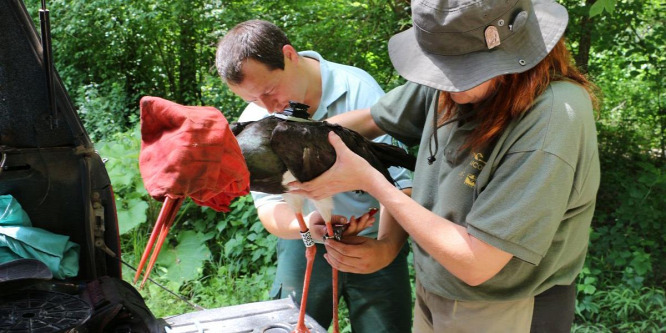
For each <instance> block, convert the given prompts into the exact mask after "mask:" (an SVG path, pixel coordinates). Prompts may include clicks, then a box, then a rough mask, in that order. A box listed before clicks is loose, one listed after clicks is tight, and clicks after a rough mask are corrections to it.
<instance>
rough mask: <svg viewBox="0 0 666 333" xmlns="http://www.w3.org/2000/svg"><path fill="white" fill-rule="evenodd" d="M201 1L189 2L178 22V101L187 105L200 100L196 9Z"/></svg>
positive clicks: (181, 10) (197, 11)
mask: <svg viewBox="0 0 666 333" xmlns="http://www.w3.org/2000/svg"><path fill="white" fill-rule="evenodd" d="M198 4H200V2H199V1H192V2H188V3H187V5H186V6H184V8H180V13H179V15H178V20H179V22H181V29H180V36H179V39H178V44H179V45H178V53H179V55H178V59H179V65H178V72H179V73H178V74H179V75H178V89H177V90H176V100H177V102H178V103H181V104H185V105H196V104H198V103H197V102H198V101H199V100H200V98H199V97H200V94H201V92H200V91H199V85H198V82H197V68H198V63H199V62H198V60H199V59H197V36H196V35H197V31H196V15H197V14H198V13H199V10H198V8H193V7H196V6H197V5H198Z"/></svg>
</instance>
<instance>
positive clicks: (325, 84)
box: [298, 51, 346, 120]
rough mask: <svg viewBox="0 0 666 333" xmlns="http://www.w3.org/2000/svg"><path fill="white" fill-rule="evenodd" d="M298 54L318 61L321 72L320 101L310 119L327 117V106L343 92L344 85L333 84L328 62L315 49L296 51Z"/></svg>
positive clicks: (333, 78)
mask: <svg viewBox="0 0 666 333" xmlns="http://www.w3.org/2000/svg"><path fill="white" fill-rule="evenodd" d="M298 54H299V55H301V56H303V57H308V58H312V59H315V60H317V61H319V71H320V72H321V101H320V102H319V108H318V109H317V111H315V113H314V114H313V115H312V119H314V120H322V119H325V118H328V106H329V105H331V104H333V103H334V102H335V101H336V100H337V99H338V98H340V96H342V95H344V94H345V92H346V86H345V85H338V84H335V77H334V75H333V71H332V69H331V67H330V66H329V62H328V61H326V60H325V59H324V58H323V57H322V56H321V55H320V54H319V53H317V52H315V51H301V52H298Z"/></svg>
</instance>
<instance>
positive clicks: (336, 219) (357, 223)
mask: <svg viewBox="0 0 666 333" xmlns="http://www.w3.org/2000/svg"><path fill="white" fill-rule="evenodd" d="M376 212H377V209H375V208H373V209H370V211H368V212H367V213H365V214H363V215H361V217H359V218H356V217H354V216H352V217H351V218H350V219H349V221H348V220H347V218H346V217H344V216H341V215H333V216H331V223H333V225H342V226H343V228H344V232H343V233H342V237H343V239H344V238H345V237H351V236H356V235H358V233H359V232H361V231H362V230H365V229H366V228H369V227H372V225H373V224H374V223H375V218H374V215H375V213H376ZM308 227H309V228H310V233H311V234H312V238H314V239H315V240H316V241H318V242H323V240H324V235H326V234H327V229H326V222H325V221H324V219H323V218H322V217H321V215H320V214H319V212H317V211H314V212H312V213H310V214H309V215H308Z"/></svg>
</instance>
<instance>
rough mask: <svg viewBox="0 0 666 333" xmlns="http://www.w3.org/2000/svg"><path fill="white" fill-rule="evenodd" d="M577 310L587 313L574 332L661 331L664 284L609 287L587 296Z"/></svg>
mask: <svg viewBox="0 0 666 333" xmlns="http://www.w3.org/2000/svg"><path fill="white" fill-rule="evenodd" d="M576 312H577V313H578V315H581V314H582V312H587V314H586V315H585V316H584V317H583V318H585V319H584V321H583V322H582V323H577V324H576V325H574V327H573V329H572V331H573V332H637V333H638V332H663V329H664V327H666V296H665V293H664V289H663V288H655V287H651V288H641V289H632V288H623V287H611V288H610V289H608V290H598V291H596V292H595V293H593V294H592V295H590V296H586V297H585V298H584V300H583V301H581V302H579V303H578V305H577V308H576Z"/></svg>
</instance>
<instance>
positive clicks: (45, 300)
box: [0, 0, 326, 333]
mask: <svg viewBox="0 0 666 333" xmlns="http://www.w3.org/2000/svg"><path fill="white" fill-rule="evenodd" d="M35 4H36V2H35ZM40 17H42V18H43V19H44V22H48V11H46V10H42V11H41V12H40ZM42 26H43V25H42ZM46 31H48V29H44V28H42V29H39V30H38V29H37V28H36V27H35V25H34V24H33V20H32V18H31V17H30V15H29V14H28V11H27V10H26V8H25V5H24V3H23V1H21V0H0V45H1V46H0V198H2V199H3V200H5V199H7V200H5V201H0V202H9V201H11V202H12V203H13V204H15V205H14V206H4V207H0V333H1V332H75V331H76V332H117V331H118V332H120V331H122V332H164V331H165V330H167V331H171V332H203V331H206V332H289V331H290V330H291V328H290V325H293V324H294V323H295V322H296V319H297V316H298V307H297V306H296V305H295V303H294V302H293V301H292V300H291V299H283V300H276V301H265V302H256V303H249V304H242V305H237V306H230V307H226V308H218V309H212V310H203V311H196V312H192V313H187V314H182V315H177V316H173V317H169V318H166V320H163V319H158V318H155V317H154V316H153V315H152V313H151V312H150V310H149V309H148V308H147V307H146V306H145V303H144V301H143V299H142V298H141V296H140V295H139V293H138V292H137V291H136V289H134V287H133V286H131V285H130V284H128V283H127V282H124V281H122V280H121V276H122V274H121V273H122V272H121V268H122V267H121V262H120V261H119V260H118V258H120V240H119V233H118V220H117V216H116V207H115V203H114V197H113V189H112V187H111V182H110V179H109V176H108V174H107V171H106V169H105V167H104V163H103V161H102V158H101V157H100V156H99V155H98V154H97V152H96V151H95V149H94V146H93V143H92V142H91V140H90V138H89V136H88V134H87V133H86V130H85V129H84V127H83V125H82V123H81V120H80V119H79V117H78V115H77V113H76V111H75V109H74V106H73V105H72V102H71V100H70V98H69V96H68V94H67V91H66V90H65V87H64V86H63V83H62V81H61V80H60V77H59V76H58V74H57V72H56V71H55V70H54V69H52V65H50V62H49V59H48V58H49V56H48V54H49V53H50V48H49V47H48V45H49V44H50V40H49V37H48V36H43V33H44V32H46ZM42 40H44V41H45V42H46V44H45V45H47V47H45V50H43V49H42V45H43V43H42ZM44 51H46V53H47V56H46V57H45V56H44V53H45V52H44ZM56 53H57V52H56ZM59 56H66V55H59ZM10 208H11V209H10ZM12 214H13V215H12ZM8 216H19V217H23V219H22V221H21V222H25V223H24V224H20V223H19V224H16V223H15V221H14V222H12V221H11V219H10V218H8ZM3 221H4V222H3ZM7 221H9V222H7ZM3 223H4V224H3ZM37 231H39V233H38V234H37V233H36V232H37ZM24 235H28V236H32V237H23V236H24ZM35 235H39V237H35ZM56 238H58V239H65V240H66V241H67V244H68V246H71V248H70V249H74V250H75V251H74V252H76V256H73V257H70V258H74V259H71V260H70V262H68V264H69V266H70V267H69V274H66V275H64V276H58V274H54V271H53V267H52V266H49V267H47V265H46V263H45V260H42V258H40V253H41V252H40V251H42V252H43V250H44V249H45V248H46V249H48V250H50V249H51V248H49V247H50V246H51V245H52V243H53V242H52V240H53V239H56ZM17 244H18V245H17ZM17 249H18V250H21V249H28V250H26V251H18V252H19V254H17V253H15V252H11V251H16V250H17ZM26 254H30V255H26ZM32 254H36V256H37V258H33V257H32ZM70 254H71V253H70ZM56 257H57V256H56ZM8 258H9V259H8ZM65 261H66V260H64V259H63V260H62V262H60V264H63V265H64V262H65ZM306 322H307V324H308V326H309V327H310V328H311V330H312V332H326V330H324V329H323V328H322V327H321V326H319V325H318V324H317V323H316V322H314V321H313V320H312V319H311V318H309V317H308V318H307V321H306ZM167 323H168V324H167ZM169 325H170V326H171V327H169Z"/></svg>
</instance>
